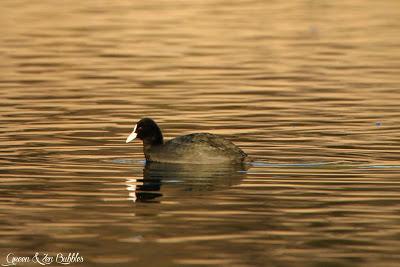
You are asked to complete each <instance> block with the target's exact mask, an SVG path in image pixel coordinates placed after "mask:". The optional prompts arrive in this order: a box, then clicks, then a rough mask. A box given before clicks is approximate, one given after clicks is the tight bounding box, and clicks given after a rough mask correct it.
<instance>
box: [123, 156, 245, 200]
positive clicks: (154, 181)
mask: <svg viewBox="0 0 400 267" xmlns="http://www.w3.org/2000/svg"><path fill="white" fill-rule="evenodd" d="M245 175H246V168H245V166H244V165H222V166H220V165H211V166H210V165H201V164H169V163H168V164H167V163H157V162H148V163H147V164H146V166H145V168H144V169H143V179H134V178H129V179H128V180H127V181H126V185H127V190H128V191H129V199H130V200H133V201H134V202H136V201H142V202H143V201H144V202H145V201H150V200H153V199H155V198H157V197H160V196H162V195H177V196H180V197H181V196H184V195H186V196H193V195H194V194H196V192H197V193H199V192H202V193H204V192H209V191H214V190H218V189H222V188H226V187H230V186H232V185H236V184H239V183H240V182H241V180H242V179H243V178H244V176H245ZM161 186H162V192H161Z"/></svg>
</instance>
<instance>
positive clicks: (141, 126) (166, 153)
mask: <svg viewBox="0 0 400 267" xmlns="http://www.w3.org/2000/svg"><path fill="white" fill-rule="evenodd" d="M135 138H139V139H141V140H142V141H143V152H144V155H145V157H146V161H148V162H165V163H192V164H221V163H242V162H246V161H249V158H248V157H247V154H246V153H244V152H243V151H242V150H241V149H240V148H239V147H237V146H236V145H234V144H233V143H232V142H231V141H228V140H226V139H224V138H223V137H221V136H218V135H215V134H210V133H193V134H188V135H183V136H179V137H176V138H174V139H171V140H169V141H167V142H165V143H164V139H163V135H162V133H161V130H160V127H158V125H157V124H156V123H155V122H154V121H153V120H152V119H150V118H143V119H141V120H140V121H139V122H138V123H137V124H136V125H135V127H134V129H133V132H132V133H131V134H130V135H129V136H128V138H127V139H126V142H127V143H129V142H131V141H133V140H134V139H135Z"/></svg>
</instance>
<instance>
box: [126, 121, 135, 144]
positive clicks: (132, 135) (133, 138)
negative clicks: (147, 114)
mask: <svg viewBox="0 0 400 267" xmlns="http://www.w3.org/2000/svg"><path fill="white" fill-rule="evenodd" d="M136 127H137V124H136V125H135V128H133V131H132V133H131V134H130V135H129V136H128V138H126V142H127V143H129V142H131V141H133V140H135V138H136V136H137V133H136Z"/></svg>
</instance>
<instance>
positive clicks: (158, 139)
mask: <svg viewBox="0 0 400 267" xmlns="http://www.w3.org/2000/svg"><path fill="white" fill-rule="evenodd" d="M163 144H164V140H163V136H162V134H161V133H160V134H159V135H155V136H153V137H152V138H146V139H144V140H143V153H144V155H145V157H146V159H147V160H150V151H151V150H154V149H157V148H158V147H159V146H161V145H163Z"/></svg>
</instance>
